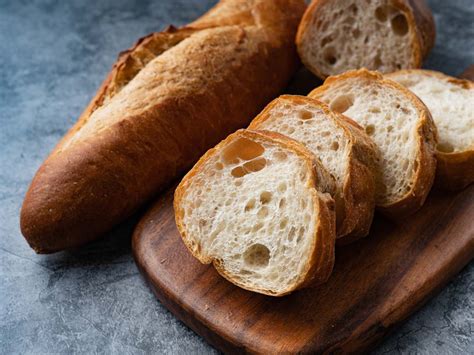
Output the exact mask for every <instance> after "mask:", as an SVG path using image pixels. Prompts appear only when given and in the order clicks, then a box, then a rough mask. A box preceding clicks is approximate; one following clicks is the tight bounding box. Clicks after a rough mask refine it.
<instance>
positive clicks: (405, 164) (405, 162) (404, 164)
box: [402, 159, 410, 171]
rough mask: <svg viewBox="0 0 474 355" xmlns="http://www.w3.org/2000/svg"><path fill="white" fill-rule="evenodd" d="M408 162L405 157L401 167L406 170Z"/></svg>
mask: <svg viewBox="0 0 474 355" xmlns="http://www.w3.org/2000/svg"><path fill="white" fill-rule="evenodd" d="M409 163H410V162H409V161H408V159H405V160H404V161H403V165H402V169H403V170H405V171H406V170H407V169H408V164H409Z"/></svg>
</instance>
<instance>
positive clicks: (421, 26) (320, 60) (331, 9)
mask: <svg viewBox="0 0 474 355" xmlns="http://www.w3.org/2000/svg"><path fill="white" fill-rule="evenodd" d="M434 40H435V25H434V21H433V16H432V14H431V11H430V9H429V8H428V6H427V5H426V3H425V1H424V0H397V1H392V0H371V1H369V0H367V1H358V0H313V2H312V3H311V5H310V6H309V7H308V9H307V10H306V12H305V14H304V16H303V19H302V21H301V24H300V26H299V28H298V35H297V39H296V42H297V46H298V53H299V55H300V57H301V60H302V61H303V63H304V64H305V66H306V67H307V68H308V69H309V70H311V71H312V72H313V73H314V74H315V75H317V76H319V77H320V78H322V79H324V78H326V77H327V76H329V75H335V74H340V73H342V72H345V71H347V70H349V69H358V68H368V69H372V70H378V71H380V72H384V73H386V72H392V71H395V70H398V69H405V68H419V67H421V62H422V59H423V58H424V57H425V56H426V55H427V54H428V52H429V51H430V50H431V48H432V47H433V45H434Z"/></svg>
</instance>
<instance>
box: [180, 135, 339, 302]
mask: <svg viewBox="0 0 474 355" xmlns="http://www.w3.org/2000/svg"><path fill="white" fill-rule="evenodd" d="M334 189H335V184H334V180H333V178H332V177H331V175H330V174H329V173H328V172H327V171H326V170H325V169H324V168H323V167H322V165H321V164H320V163H319V162H318V161H317V160H316V159H315V158H314V156H313V155H312V154H311V153H310V152H309V151H308V150H306V149H305V148H304V146H302V145H301V144H300V143H297V142H295V141H293V140H291V139H289V138H287V137H285V136H282V135H279V134H276V133H273V132H257V131H249V130H239V131H237V132H236V133H234V134H232V135H230V136H229V137H227V138H226V139H225V140H224V141H222V142H221V143H219V144H218V145H217V146H216V147H215V148H213V149H211V150H209V151H208V152H207V153H206V154H205V155H204V156H203V157H202V158H201V159H200V160H199V161H198V163H197V164H196V165H195V166H194V167H193V169H192V170H191V171H190V172H189V173H188V174H187V175H186V176H185V177H184V179H183V180H182V181H181V183H180V184H179V186H178V188H177V189H176V192H175V198H174V209H175V216H176V225H177V226H178V230H179V232H180V233H181V236H182V239H183V241H184V243H185V244H186V246H187V247H188V249H189V250H190V252H191V253H192V254H193V255H194V256H195V257H196V258H197V259H199V261H201V262H202V263H206V264H207V263H211V262H212V263H213V264H214V266H215V268H216V269H217V271H218V272H219V273H220V274H221V275H222V276H224V277H225V278H227V279H228V280H229V281H231V282H233V283H234V284H236V285H238V286H240V287H242V288H245V289H247V290H251V291H255V292H259V293H263V294H266V295H271V296H282V295H285V294H287V293H289V292H292V291H293V290H296V289H298V288H302V287H305V286H308V285H310V284H318V283H321V282H324V281H326V280H327V278H328V277H329V275H330V273H331V271H332V268H333V263H334V241H335V211H334V210H335V206H334V200H333V198H332V197H331V193H333V192H334Z"/></svg>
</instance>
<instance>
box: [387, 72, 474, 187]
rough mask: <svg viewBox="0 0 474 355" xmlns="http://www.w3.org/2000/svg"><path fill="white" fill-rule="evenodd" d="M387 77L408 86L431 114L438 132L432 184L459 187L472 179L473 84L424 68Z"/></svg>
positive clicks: (473, 136) (473, 147)
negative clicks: (434, 172) (434, 175)
mask: <svg viewBox="0 0 474 355" xmlns="http://www.w3.org/2000/svg"><path fill="white" fill-rule="evenodd" d="M387 77H388V78H389V79H391V80H395V81H397V82H398V83H400V84H402V85H403V86H405V87H406V88H408V89H410V91H412V92H413V93H414V94H415V95H417V96H418V97H419V98H420V99H421V100H422V101H423V102H424V103H425V105H426V106H427V107H428V108H429V110H430V112H431V115H432V116H433V120H434V122H435V124H436V127H437V128H438V134H439V142H438V145H437V147H436V159H437V161H438V163H437V168H436V178H435V185H436V186H437V187H440V188H443V189H447V190H459V189H463V188H464V187H466V186H467V185H469V184H471V183H472V182H474V83H473V82H472V81H469V80H461V79H457V78H453V77H451V76H447V75H444V74H442V73H440V72H436V71H432V70H424V69H412V70H400V71H397V72H395V73H391V74H388V75H387Z"/></svg>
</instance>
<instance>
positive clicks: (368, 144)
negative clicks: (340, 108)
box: [249, 95, 378, 243]
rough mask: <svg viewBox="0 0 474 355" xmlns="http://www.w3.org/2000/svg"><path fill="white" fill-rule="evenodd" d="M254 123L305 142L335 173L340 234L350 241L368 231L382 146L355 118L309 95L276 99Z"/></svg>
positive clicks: (253, 126)
mask: <svg viewBox="0 0 474 355" xmlns="http://www.w3.org/2000/svg"><path fill="white" fill-rule="evenodd" d="M249 128H250V129H260V130H262V129H263V130H269V131H275V132H278V133H281V134H284V135H286V136H289V137H291V138H293V139H295V140H297V141H298V142H301V143H303V144H304V145H305V146H306V148H308V149H309V150H310V151H311V152H312V153H313V154H314V155H315V156H317V157H318V158H320V159H321V163H322V164H323V165H324V167H325V168H326V169H327V170H328V171H329V172H330V173H331V174H332V175H333V176H334V178H335V180H336V187H337V192H336V195H335V201H336V221H337V223H336V226H337V229H336V235H337V241H338V243H347V242H350V241H353V240H355V239H358V238H360V237H364V236H366V235H367V234H368V233H369V229H370V225H371V223H372V217H373V212H374V205H375V171H376V166H377V164H378V162H377V158H378V149H377V147H376V146H375V144H374V143H373V141H372V140H371V139H370V138H369V136H368V135H367V134H366V133H365V132H364V130H363V129H362V128H361V127H360V126H359V125H358V124H357V123H355V122H354V121H352V120H350V119H348V118H347V117H344V116H343V115H342V114H339V113H337V112H334V111H331V110H329V108H328V107H327V105H326V104H324V103H322V102H320V101H317V100H314V99H311V98H309V97H305V96H292V95H284V96H280V97H279V98H278V99H276V100H274V101H272V102H271V103H270V104H269V105H268V106H267V107H266V108H265V109H264V110H263V111H262V112H261V113H260V114H259V115H258V116H257V117H256V118H255V119H254V120H253V121H252V122H251V123H250V126H249Z"/></svg>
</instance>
